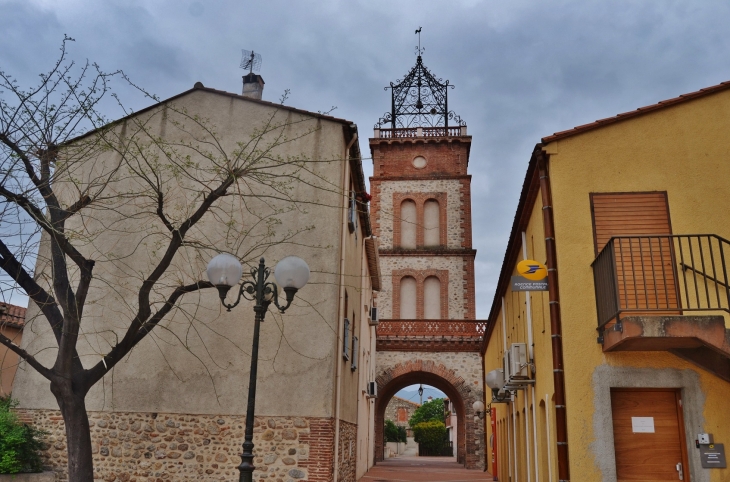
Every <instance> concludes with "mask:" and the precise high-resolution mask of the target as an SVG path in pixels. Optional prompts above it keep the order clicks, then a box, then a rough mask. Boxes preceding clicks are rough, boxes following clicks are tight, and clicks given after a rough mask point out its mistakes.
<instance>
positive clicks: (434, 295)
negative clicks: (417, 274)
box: [423, 276, 441, 320]
mask: <svg viewBox="0 0 730 482" xmlns="http://www.w3.org/2000/svg"><path fill="white" fill-rule="evenodd" d="M423 317H424V318H425V319H427V320H437V319H440V318H441V280H440V279H438V278H437V277H435V276H429V277H428V278H426V279H425V280H424V282H423Z"/></svg>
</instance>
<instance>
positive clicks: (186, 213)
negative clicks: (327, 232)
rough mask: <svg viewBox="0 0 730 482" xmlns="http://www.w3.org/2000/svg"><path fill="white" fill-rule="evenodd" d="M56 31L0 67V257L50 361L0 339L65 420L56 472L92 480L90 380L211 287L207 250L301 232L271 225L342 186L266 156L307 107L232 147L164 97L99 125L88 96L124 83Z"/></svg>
mask: <svg viewBox="0 0 730 482" xmlns="http://www.w3.org/2000/svg"><path fill="white" fill-rule="evenodd" d="M70 40H73V39H70V38H66V39H64V42H63V46H62V48H61V54H60V58H59V59H58V61H57V62H56V63H55V65H54V66H53V68H52V69H51V70H50V71H49V72H48V73H46V74H44V75H41V80H40V83H39V85H38V86H36V87H34V88H32V89H30V90H24V89H23V88H21V87H20V86H19V85H18V82H17V81H16V80H15V79H13V78H12V77H11V76H10V75H9V74H7V73H5V72H3V71H0V91H2V92H1V97H0V152H1V154H0V155H1V156H2V157H1V158H0V269H2V271H3V272H4V273H5V274H6V275H7V276H8V277H9V278H11V279H12V283H11V284H13V285H14V286H16V287H18V288H19V289H20V290H22V292H24V293H25V294H27V296H28V297H29V298H30V301H31V303H33V304H35V305H36V306H37V307H38V309H39V310H40V313H41V315H42V316H39V317H38V320H36V321H37V322H39V323H40V322H42V323H47V328H46V329H47V330H51V331H52V333H53V338H54V339H55V343H56V346H55V347H54V350H53V351H54V357H53V360H52V362H53V363H52V364H49V363H47V362H46V363H45V364H44V363H43V362H42V359H43V357H39V356H38V353H30V352H29V351H26V350H24V349H23V348H21V347H20V346H18V345H16V344H15V343H14V342H13V341H12V340H10V339H8V338H6V337H4V336H2V335H0V343H2V344H3V345H5V346H6V347H8V348H9V349H10V350H12V351H14V352H15V353H17V354H18V355H19V356H20V357H21V358H22V360H24V361H25V362H26V363H27V364H28V365H29V366H31V367H32V368H33V369H35V370H36V371H37V372H38V373H40V374H41V375H42V376H43V377H45V378H46V379H48V381H49V382H50V390H51V392H52V393H53V395H54V396H55V399H56V401H57V403H58V406H59V408H60V411H61V414H62V415H63V419H64V422H65V428H66V437H67V447H68V475H69V480H73V481H80V482H84V481H88V482H91V481H93V478H94V477H93V463H92V446H91V437H90V433H89V420H88V416H87V412H86V405H85V403H86V402H85V397H86V395H87V393H88V392H89V390H90V389H91V387H93V386H94V385H95V384H96V383H97V382H99V381H100V380H102V378H103V377H104V376H105V374H107V373H108V372H109V371H110V370H112V368H113V367H114V366H115V365H116V364H117V363H119V362H120V360H122V358H123V357H125V356H127V355H129V354H130V352H132V349H133V348H134V347H135V346H136V345H137V344H138V343H140V341H141V340H143V339H145V338H146V337H149V336H150V334H151V333H153V330H155V329H158V330H159V329H164V326H163V321H164V320H166V319H169V318H170V317H171V316H172V314H174V312H179V313H180V312H181V313H182V315H181V316H182V317H185V318H186V319H190V320H194V319H196V318H198V317H199V314H198V313H197V312H196V310H199V309H200V307H199V304H198V303H197V298H196V299H193V300H190V302H189V303H187V304H186V303H185V302H184V300H185V299H186V298H185V297H186V296H188V297H189V296H191V294H193V293H195V292H198V291H199V290H204V289H207V288H211V287H212V285H211V284H210V283H209V282H207V281H203V280H200V279H196V278H195V277H197V276H199V274H200V272H201V269H200V267H201V266H205V262H207V260H208V259H210V258H211V257H212V256H213V255H214V254H215V253H216V252H218V251H219V250H226V251H229V252H231V253H234V254H236V255H237V256H239V257H240V258H242V259H244V260H246V259H252V258H253V257H256V256H259V255H260V254H261V253H262V252H264V251H266V249H267V248H268V247H270V246H272V245H274V244H278V243H286V242H292V243H294V242H296V239H295V238H296V236H297V235H298V234H300V233H301V232H302V231H304V230H308V229H311V227H309V226H300V227H298V228H294V229H292V230H288V229H285V228H283V227H282V226H281V221H280V216H281V215H282V213H286V212H288V211H291V210H301V209H303V208H302V206H303V204H302V203H303V200H302V199H297V194H296V192H297V189H298V186H300V185H301V184H306V185H308V186H309V187H315V188H316V189H320V190H322V191H323V192H328V193H330V194H335V195H338V196H340V195H342V193H339V192H337V186H336V183H332V182H330V181H328V180H327V178H326V177H324V176H320V175H317V174H314V173H313V172H314V170H313V169H312V167H311V166H312V163H315V164H316V162H317V160H312V159H306V158H303V157H301V156H298V155H290V156H286V155H281V154H280V152H283V151H286V150H285V149H284V150H283V151H282V149H281V148H282V146H286V145H287V144H290V143H293V142H296V141H298V140H300V139H301V138H302V137H303V136H307V135H309V134H311V133H313V132H314V131H315V130H316V129H317V127H316V126H314V125H313V126H312V127H311V128H310V127H307V128H305V129H297V130H292V129H291V128H290V127H291V126H292V125H293V124H296V123H304V122H307V121H308V119H309V121H310V122H311V117H309V118H308V117H306V116H292V115H291V113H287V115H285V116H283V117H282V116H281V115H279V113H278V111H274V112H272V113H271V114H270V115H267V116H266V118H265V119H262V122H261V125H260V126H259V127H258V128H257V129H256V130H255V131H254V132H253V133H252V134H250V135H248V136H247V138H246V139H242V140H238V141H236V142H233V143H231V142H224V141H222V140H221V136H220V135H219V134H218V133H217V131H216V126H214V125H212V124H211V122H209V121H208V120H207V119H205V118H202V117H200V116H199V115H197V114H196V113H192V112H188V111H187V110H185V109H183V108H180V107H177V106H176V105H175V103H174V102H165V103H162V104H159V105H156V106H154V107H153V108H151V109H146V110H144V111H141V112H138V113H134V112H126V113H127V114H128V115H127V116H126V117H124V118H123V119H122V120H120V121H115V122H109V121H108V120H107V119H106V118H105V117H104V116H103V115H102V114H101V110H102V108H101V106H102V103H103V102H105V99H106V100H108V99H110V96H111V97H112V98H116V97H114V96H113V94H111V93H110V82H111V81H112V80H115V79H119V80H121V81H124V82H129V79H128V78H127V77H126V76H125V75H124V74H123V73H122V72H112V73H107V72H104V71H102V70H101V69H100V67H99V66H98V65H96V64H90V63H88V62H86V64H84V65H80V66H75V65H74V63H73V62H71V61H69V60H68V55H67V50H66V45H67V42H68V41H70ZM130 85H133V84H131V83H130ZM140 91H141V92H143V93H144V91H143V90H141V89H140ZM119 105H120V106H121V103H119ZM161 124H164V125H165V127H164V132H162V131H161V128H160V125H161ZM293 132H298V134H292V133H293ZM306 202H311V203H317V202H320V201H318V200H317V199H309V200H308V201H306ZM304 209H305V208H304ZM243 215H245V216H246V222H245V223H242V222H240V219H241V216H243ZM36 251H37V253H36ZM140 259H141V260H142V262H140ZM3 289H7V286H4V287H3ZM107 297H114V298H115V299H116V300H118V301H119V302H122V303H124V304H125V305H124V306H125V308H126V310H127V312H128V315H124V316H115V319H114V320H113V321H110V320H107V325H106V327H105V328H103V329H98V328H97V327H96V326H93V324H92V325H90V324H89V323H88V322H87V320H88V318H89V316H90V315H89V314H88V312H89V311H90V310H93V309H95V307H97V306H98V305H99V304H103V300H104V298H107ZM85 310H86V312H85ZM117 315H118V314H117ZM95 316H96V317H97V318H98V317H99V316H101V317H103V315H99V314H98V313H97V314H96V315H95ZM191 323H192V321H191ZM91 336H95V337H97V339H98V340H97V341H96V342H94V346H96V347H98V348H97V352H98V353H97V355H98V357H97V358H96V359H94V360H92V361H91V363H85V359H84V354H83V353H82V354H80V351H79V343H80V342H81V340H84V341H85V343H90V342H89V341H88V339H89V337H91ZM46 358H48V357H47V356H46Z"/></svg>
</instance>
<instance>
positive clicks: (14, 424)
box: [0, 398, 46, 474]
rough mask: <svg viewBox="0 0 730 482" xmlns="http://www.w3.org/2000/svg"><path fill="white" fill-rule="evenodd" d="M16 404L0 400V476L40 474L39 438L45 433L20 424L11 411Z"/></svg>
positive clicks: (5, 399)
mask: <svg viewBox="0 0 730 482" xmlns="http://www.w3.org/2000/svg"><path fill="white" fill-rule="evenodd" d="M17 404H18V402H17V401H15V400H12V399H10V398H0V474H17V473H19V472H41V471H42V470H43V464H42V461H41V456H40V451H41V449H42V445H43V442H42V441H41V437H43V436H44V435H46V432H44V431H42V430H38V429H36V428H33V427H31V426H29V425H25V424H23V423H21V422H20V420H18V416H17V415H16V414H15V413H13V412H12V410H11V409H12V408H14V407H15V406H16V405H17Z"/></svg>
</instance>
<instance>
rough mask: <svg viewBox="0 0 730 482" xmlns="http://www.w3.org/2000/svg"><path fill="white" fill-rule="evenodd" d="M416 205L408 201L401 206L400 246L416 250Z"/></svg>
mask: <svg viewBox="0 0 730 482" xmlns="http://www.w3.org/2000/svg"><path fill="white" fill-rule="evenodd" d="M417 222H418V220H417V214H416V203H415V202H413V201H412V200H410V199H406V200H405V201H403V202H402V203H401V205H400V246H401V248H406V249H416V224H417Z"/></svg>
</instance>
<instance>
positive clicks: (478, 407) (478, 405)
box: [471, 400, 486, 422]
mask: <svg viewBox="0 0 730 482" xmlns="http://www.w3.org/2000/svg"><path fill="white" fill-rule="evenodd" d="M471 408H473V409H474V421H475V422H478V421H479V420H481V419H483V418H484V416H485V415H486V410H484V404H483V403H482V401H481V400H477V401H476V402H474V403H473V404H472V406H471Z"/></svg>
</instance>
